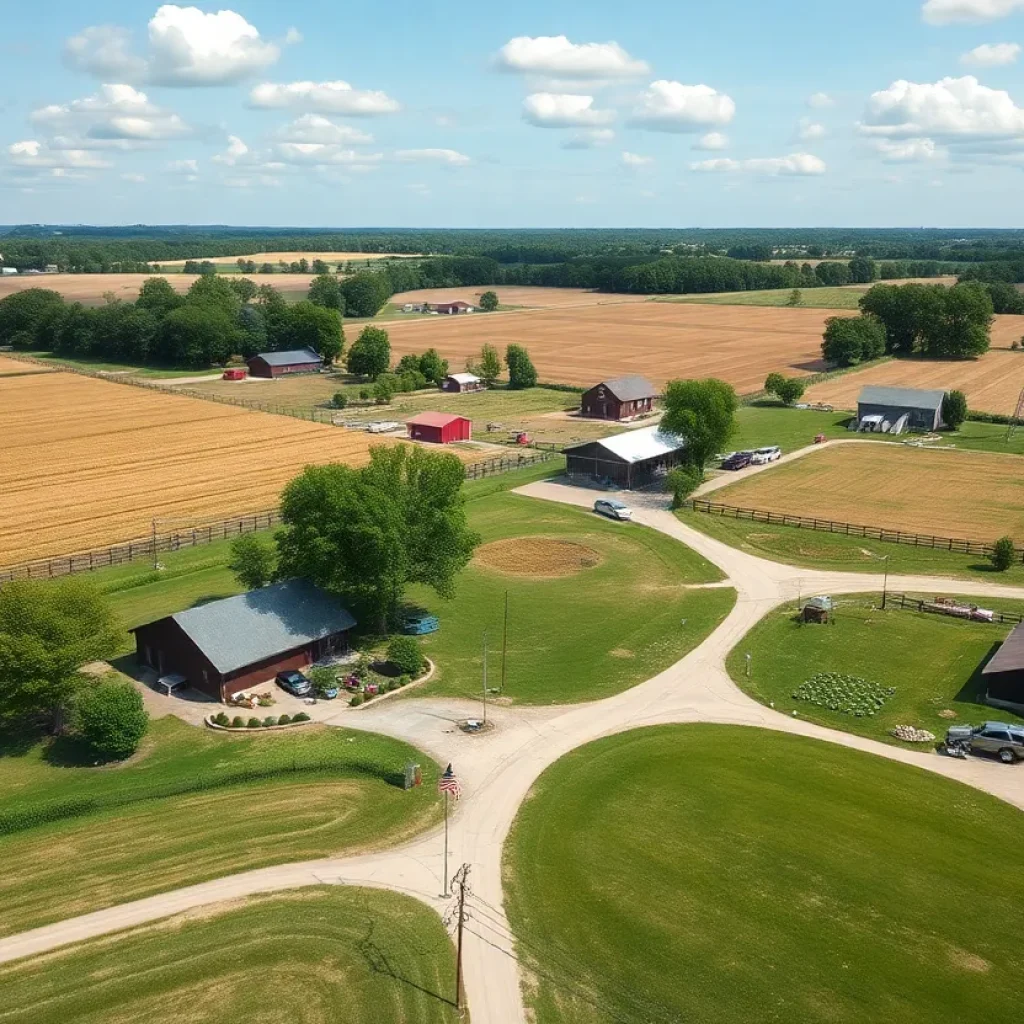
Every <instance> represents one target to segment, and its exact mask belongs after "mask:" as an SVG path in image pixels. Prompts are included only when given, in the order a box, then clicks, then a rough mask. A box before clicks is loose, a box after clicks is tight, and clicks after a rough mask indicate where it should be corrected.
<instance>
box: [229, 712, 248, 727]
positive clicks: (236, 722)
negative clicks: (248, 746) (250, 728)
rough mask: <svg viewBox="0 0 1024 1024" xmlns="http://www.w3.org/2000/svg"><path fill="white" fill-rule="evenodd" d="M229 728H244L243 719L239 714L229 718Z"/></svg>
mask: <svg viewBox="0 0 1024 1024" xmlns="http://www.w3.org/2000/svg"><path fill="white" fill-rule="evenodd" d="M231 728H232V729H244V728H245V719H244V718H243V717H242V716H241V715H235V717H234V718H232V719H231Z"/></svg>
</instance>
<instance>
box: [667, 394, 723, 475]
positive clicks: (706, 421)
mask: <svg viewBox="0 0 1024 1024" xmlns="http://www.w3.org/2000/svg"><path fill="white" fill-rule="evenodd" d="M664 406H665V413H664V415H663V416H662V418H661V428H662V429H663V430H665V431H668V432H669V433H672V434H679V435H680V436H681V437H684V438H685V439H686V448H685V449H684V461H685V463H686V464H687V465H689V466H692V467H693V468H694V469H695V470H697V472H698V473H701V474H703V472H704V466H705V465H706V463H707V461H708V459H710V458H711V457H712V456H713V455H714V454H715V453H716V452H720V451H722V450H723V449H724V448H725V446H726V444H727V443H728V441H729V438H730V437H731V436H732V433H733V430H734V429H735V418H736V406H737V401H736V392H735V391H734V390H733V389H732V387H731V386H730V385H729V384H726V383H725V381H723V380H716V379H715V378H714V377H711V378H708V379H707V380H670V381H669V382H668V384H666V385H665V402H664Z"/></svg>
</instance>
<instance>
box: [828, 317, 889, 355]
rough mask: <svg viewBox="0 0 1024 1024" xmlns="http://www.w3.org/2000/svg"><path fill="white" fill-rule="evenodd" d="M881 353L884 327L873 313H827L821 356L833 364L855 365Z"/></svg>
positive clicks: (883, 349) (883, 343)
mask: <svg viewBox="0 0 1024 1024" xmlns="http://www.w3.org/2000/svg"><path fill="white" fill-rule="evenodd" d="M884 354H885V328H884V327H883V326H882V324H881V323H880V322H879V321H878V320H876V319H875V318H874V317H873V316H830V317H829V318H828V319H827V320H826V321H825V333H824V337H823V340H822V343H821V355H822V358H823V359H824V360H825V362H826V363H831V364H833V365H834V366H856V365H857V363H862V362H864V361H865V360H869V359H877V358H878V357H879V356H881V355H884Z"/></svg>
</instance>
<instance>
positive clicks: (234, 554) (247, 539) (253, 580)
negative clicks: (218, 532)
mask: <svg viewBox="0 0 1024 1024" xmlns="http://www.w3.org/2000/svg"><path fill="white" fill-rule="evenodd" d="M228 568H229V569H230V570H231V571H232V573H234V576H235V579H236V580H238V582H239V583H241V584H242V586H243V587H245V589H246V590H256V589H258V588H259V587H265V586H266V585H267V584H268V583H273V581H274V580H275V579H276V577H277V547H276V546H275V544H274V538H273V537H268V536H267V535H266V534H264V533H243V534H242V535H241V536H240V537H236V538H235V539H234V540H233V541H232V542H231V558H230V560H229V561H228Z"/></svg>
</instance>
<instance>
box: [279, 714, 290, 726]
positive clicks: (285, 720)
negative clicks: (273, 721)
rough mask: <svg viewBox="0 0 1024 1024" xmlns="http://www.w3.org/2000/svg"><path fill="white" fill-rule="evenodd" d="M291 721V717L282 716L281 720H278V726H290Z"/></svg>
mask: <svg viewBox="0 0 1024 1024" xmlns="http://www.w3.org/2000/svg"><path fill="white" fill-rule="evenodd" d="M291 720H292V717H291V715H282V716H281V717H280V718H279V719H278V720H277V724H278V725H288V723H289V722H291Z"/></svg>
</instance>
